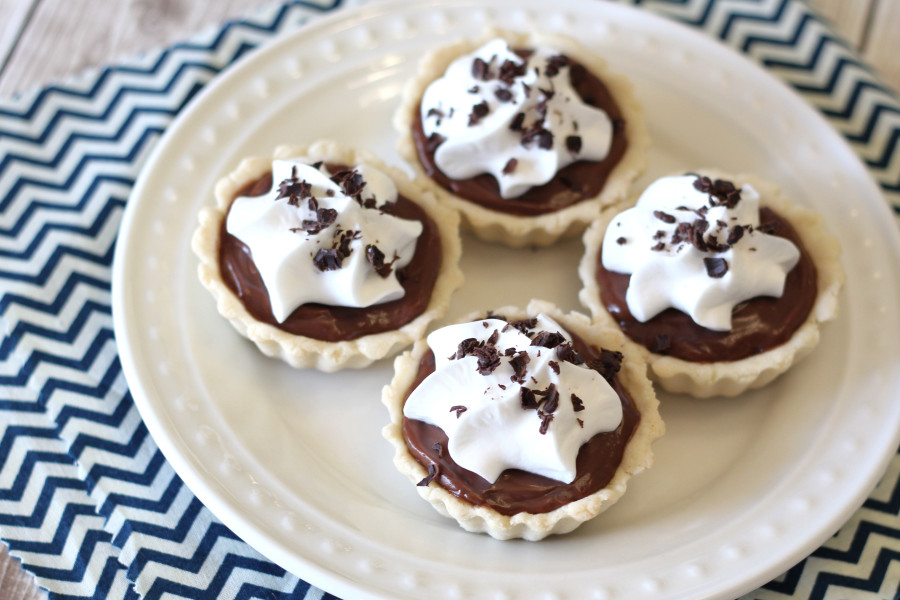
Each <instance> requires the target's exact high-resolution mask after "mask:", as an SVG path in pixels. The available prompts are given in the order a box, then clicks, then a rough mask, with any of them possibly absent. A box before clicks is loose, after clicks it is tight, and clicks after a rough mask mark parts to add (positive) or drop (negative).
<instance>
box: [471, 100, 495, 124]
mask: <svg viewBox="0 0 900 600" xmlns="http://www.w3.org/2000/svg"><path fill="white" fill-rule="evenodd" d="M490 111H491V109H490V107H489V106H488V103H487V101H486V100H482V101H481V102H479V103H478V104H475V105H473V106H472V112H470V113H469V127H473V126H475V125H477V124H478V122H479V121H481V119H483V118H484V117H486V116H487V114H488V113H489V112H490Z"/></svg>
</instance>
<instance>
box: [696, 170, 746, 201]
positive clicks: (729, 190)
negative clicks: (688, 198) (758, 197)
mask: <svg viewBox="0 0 900 600" xmlns="http://www.w3.org/2000/svg"><path fill="white" fill-rule="evenodd" d="M694 189H696V190H697V191H698V192H705V193H707V194H709V203H710V205H711V206H725V207H727V208H734V207H735V206H737V203H738V202H740V201H741V191H740V190H739V189H737V188H736V187H734V184H733V183H732V182H730V181H725V180H724V179H716V180H715V181H713V180H712V179H710V178H709V177H705V176H698V177H697V179H695V180H694Z"/></svg>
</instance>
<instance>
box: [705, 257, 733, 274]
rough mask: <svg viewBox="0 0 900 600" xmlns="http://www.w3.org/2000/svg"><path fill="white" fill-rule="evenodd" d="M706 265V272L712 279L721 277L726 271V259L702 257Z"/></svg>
mask: <svg viewBox="0 0 900 600" xmlns="http://www.w3.org/2000/svg"><path fill="white" fill-rule="evenodd" d="M703 264H704V265H705V266H706V274H707V275H709V276H710V277H712V278H713V279H721V278H722V277H724V276H725V273H727V272H728V261H726V260H725V259H724V258H719V257H706V258H704V259H703Z"/></svg>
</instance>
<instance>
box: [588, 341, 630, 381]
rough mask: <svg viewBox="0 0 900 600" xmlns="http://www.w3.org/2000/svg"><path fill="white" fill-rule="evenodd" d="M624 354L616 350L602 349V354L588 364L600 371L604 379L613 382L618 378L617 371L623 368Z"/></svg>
mask: <svg viewBox="0 0 900 600" xmlns="http://www.w3.org/2000/svg"><path fill="white" fill-rule="evenodd" d="M623 358H624V356H623V355H622V353H621V352H618V351H616V350H607V349H606V348H601V349H600V355H599V356H598V357H597V358H595V359H593V360H591V361H590V362H589V363H587V366H588V367H590V368H591V369H593V370H595V371H597V372H598V373H600V375H602V376H603V379H605V380H606V381H608V382H610V383H612V381H613V379H615V378H616V373H618V372H619V369H621V368H622V359H623Z"/></svg>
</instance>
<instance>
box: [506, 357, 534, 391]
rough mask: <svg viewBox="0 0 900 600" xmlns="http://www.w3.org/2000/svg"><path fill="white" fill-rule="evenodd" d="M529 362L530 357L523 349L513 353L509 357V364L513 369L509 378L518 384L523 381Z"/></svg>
mask: <svg viewBox="0 0 900 600" xmlns="http://www.w3.org/2000/svg"><path fill="white" fill-rule="evenodd" d="M529 362H531V357H530V356H528V353H527V352H525V351H524V350H521V351H519V352H517V353H516V354H514V355H513V357H512V358H510V359H509V365H510V366H511V367H512V370H513V374H512V376H510V380H511V381H514V382H516V383H520V384H521V383H524V382H525V375H526V373H527V369H528V363H529Z"/></svg>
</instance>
